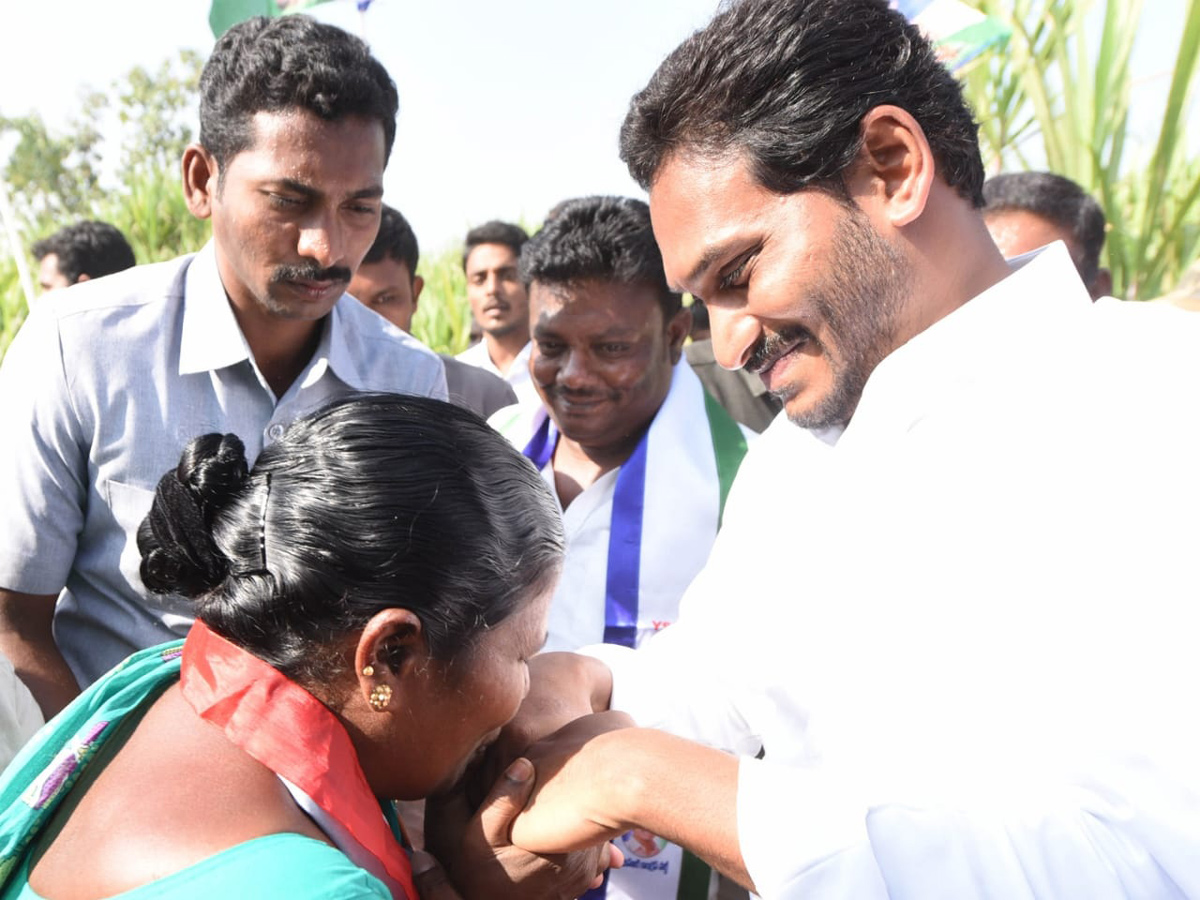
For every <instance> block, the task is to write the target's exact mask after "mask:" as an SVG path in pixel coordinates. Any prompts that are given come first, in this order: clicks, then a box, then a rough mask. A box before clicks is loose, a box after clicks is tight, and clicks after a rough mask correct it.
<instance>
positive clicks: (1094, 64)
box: [963, 0, 1200, 300]
mask: <svg viewBox="0 0 1200 900" xmlns="http://www.w3.org/2000/svg"><path fill="white" fill-rule="evenodd" d="M968 2H970V4H971V5H972V6H974V7H975V8H976V9H978V10H980V11H981V12H984V13H986V14H987V15H989V16H993V17H995V18H997V19H999V20H1000V21H1002V22H1004V23H1005V24H1006V25H1008V26H1009V27H1010V28H1011V29H1012V35H1011V37H1010V38H1009V41H1008V44H1007V46H1006V47H1005V48H1003V49H1002V50H1001V51H1000V52H994V53H991V54H989V55H988V56H986V57H985V58H983V59H982V60H980V61H979V62H978V63H977V64H976V65H975V66H974V67H973V68H971V69H970V70H968V71H967V72H966V74H965V75H964V76H963V82H964V88H965V91H966V94H967V98H968V99H969V100H970V102H971V104H972V106H973V107H974V109H975V112H976V116H977V118H978V119H979V123H980V143H981V146H982V149H983V152H984V157H985V162H986V163H987V164H988V166H989V169H990V170H991V171H998V170H1000V169H1002V168H1003V169H1006V170H1011V171H1017V170H1021V169H1028V168H1045V169H1049V170H1050V171H1052V172H1057V173H1059V174H1061V175H1065V176H1067V177H1068V178H1071V179H1073V180H1075V181H1077V182H1078V183H1079V184H1080V185H1081V186H1082V187H1083V188H1084V189H1085V190H1087V191H1089V192H1090V193H1092V194H1093V196H1095V197H1096V198H1097V199H1098V200H1099V201H1100V203H1101V204H1102V205H1103V206H1104V209H1105V212H1106V214H1107V216H1108V220H1109V234H1108V239H1107V241H1106V247H1105V252H1106V261H1105V264H1106V265H1107V266H1108V267H1109V268H1110V269H1111V270H1112V273H1113V285H1114V291H1115V292H1116V293H1117V294H1118V295H1119V296H1124V297H1125V298H1127V299H1131V300H1132V299H1143V300H1144V299H1151V298H1153V297H1156V296H1158V295H1160V294H1161V293H1163V292H1165V291H1166V290H1169V289H1170V288H1171V287H1172V286H1173V285H1174V284H1175V282H1176V281H1177V280H1178V278H1179V277H1180V275H1181V274H1182V272H1183V270H1184V269H1185V268H1186V267H1187V266H1188V264H1189V263H1191V262H1192V261H1194V260H1195V259H1196V258H1197V255H1198V254H1200V158H1198V157H1197V156H1195V155H1194V154H1193V155H1189V152H1188V149H1187V142H1186V134H1185V125H1186V113H1187V109H1188V106H1189V102H1190V101H1191V100H1192V88H1193V85H1194V83H1195V74H1196V70H1197V58H1198V56H1200V0H1186V2H1185V3H1184V11H1183V22H1182V23H1181V30H1180V37H1179V43H1178V49H1177V52H1176V56H1175V59H1174V66H1173V68H1172V71H1171V80H1170V85H1169V88H1168V92H1167V97H1166V102H1165V104H1164V108H1163V112H1162V119H1161V124H1160V126H1159V130H1158V137H1157V140H1156V142H1155V144H1154V146H1153V148H1150V150H1149V152H1148V153H1147V152H1145V150H1142V149H1140V148H1136V147H1133V146H1132V142H1131V140H1130V97H1131V93H1132V87H1133V80H1132V75H1131V71H1130V59H1131V57H1132V53H1133V46H1134V40H1135V39H1136V37H1137V35H1138V25H1139V23H1140V20H1141V16H1142V10H1143V7H1144V2H1143V0H1103V2H1100V3H1097V2H1094V0H968ZM1096 24H1099V31H1098V42H1097V39H1096V34H1097V33H1096V32H1094V31H1093V29H1094V26H1095V25H1096ZM1093 46H1095V47H1096V49H1095V51H1094V52H1093Z"/></svg>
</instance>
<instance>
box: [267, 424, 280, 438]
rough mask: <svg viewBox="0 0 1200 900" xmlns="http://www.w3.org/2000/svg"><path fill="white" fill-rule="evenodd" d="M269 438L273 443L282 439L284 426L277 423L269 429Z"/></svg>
mask: <svg viewBox="0 0 1200 900" xmlns="http://www.w3.org/2000/svg"><path fill="white" fill-rule="evenodd" d="M267 437H269V438H270V439H271V440H273V441H277V440H279V439H280V438H281V437H283V426H282V425H280V424H279V423H278V422H276V423H275V424H274V425H272V426H271V427H270V428H268V429H267Z"/></svg>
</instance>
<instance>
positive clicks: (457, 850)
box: [422, 759, 622, 900]
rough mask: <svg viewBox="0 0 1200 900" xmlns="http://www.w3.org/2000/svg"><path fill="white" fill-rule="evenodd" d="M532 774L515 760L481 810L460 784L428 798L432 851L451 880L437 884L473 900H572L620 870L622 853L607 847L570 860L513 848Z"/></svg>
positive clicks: (438, 875)
mask: <svg viewBox="0 0 1200 900" xmlns="http://www.w3.org/2000/svg"><path fill="white" fill-rule="evenodd" d="M533 774H534V773H533V766H532V765H530V763H529V761H528V760H525V759H518V760H516V761H515V762H514V763H513V764H512V765H510V766H509V767H508V769H507V770H506V771H505V772H504V773H503V774H502V775H501V776H500V777H499V778H498V779H496V782H495V784H494V785H493V786H492V788H491V791H490V792H489V794H488V796H487V797H486V798H485V799H484V800H483V802H482V803H481V804H479V805H478V808H477V809H476V808H475V805H474V804H472V803H470V802H468V800H467V797H466V792H465V791H464V790H463V789H462V786H461V785H460V787H459V789H458V791H457V792H455V793H452V794H448V795H444V796H441V797H438V798H430V799H429V801H428V802H427V803H426V812H425V840H426V845H427V847H428V849H429V850H430V851H431V852H432V853H434V854H436V855H437V857H438V858H439V859H440V860H444V861H445V863H446V871H445V872H444V873H443V872H441V871H438V870H435V871H434V873H433V875H432V876H431V877H432V878H433V879H434V880H435V882H436V881H439V880H447V881H449V882H452V883H453V885H454V886H455V887H456V888H457V890H458V891H459V893H460V894H461V896H462V897H465V898H468V900H483V898H487V900H503V898H509V897H511V898H513V900H518V898H520V900H559V898H562V900H567V898H573V897H578V896H579V895H581V894H582V893H584V892H585V891H586V890H588V888H590V887H596V886H598V885H599V884H600V882H601V880H602V876H603V873H604V870H605V869H606V868H608V867H609V866H610V865H611V866H619V865H620V864H621V862H622V859H621V855H620V852H619V851H617V850H616V849H615V848H613V847H611V845H609V844H606V843H605V842H603V841H595V842H593V843H592V844H591V845H589V846H580V847H578V848H573V850H574V852H570V853H566V852H564V853H549V854H541V853H530V852H527V851H525V850H522V849H521V848H519V847H516V846H513V843H512V838H511V831H512V824H513V820H514V819H515V818H516V817H517V816H518V814H520V812H521V810H522V809H524V807H525V804H526V802H527V801H528V799H529V795H530V793H531V791H532V788H533V782H534V779H533ZM473 810H474V811H473ZM439 869H440V867H439ZM422 896H424V889H423V888H422Z"/></svg>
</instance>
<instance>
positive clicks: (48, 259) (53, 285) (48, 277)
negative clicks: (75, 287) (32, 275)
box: [38, 253, 71, 293]
mask: <svg viewBox="0 0 1200 900" xmlns="http://www.w3.org/2000/svg"><path fill="white" fill-rule="evenodd" d="M38 286H39V287H41V289H42V292H43V293H45V292H46V291H56V290H58V289H59V288H65V287H70V286H71V282H69V281H67V276H65V275H64V274H63V273H62V272H61V271H59V268H58V254H57V253H47V254H46V255H45V256H43V257H42V259H41V261H40V262H39V263H38Z"/></svg>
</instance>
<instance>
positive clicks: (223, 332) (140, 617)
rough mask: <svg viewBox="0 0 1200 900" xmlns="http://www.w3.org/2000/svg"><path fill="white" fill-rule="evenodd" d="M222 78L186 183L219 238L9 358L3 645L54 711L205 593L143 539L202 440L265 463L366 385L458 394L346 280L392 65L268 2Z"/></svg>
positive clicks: (374, 187) (366, 216) (40, 318)
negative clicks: (282, 442) (275, 11)
mask: <svg viewBox="0 0 1200 900" xmlns="http://www.w3.org/2000/svg"><path fill="white" fill-rule="evenodd" d="M200 90H201V103H200V140H199V142H198V143H197V144H193V145H192V146H190V147H188V149H187V150H186V151H185V152H184V156H183V188H184V193H185V196H186V199H187V203H188V207H189V209H190V210H191V211H192V213H193V214H194V215H196V216H198V217H200V218H211V220H212V226H213V228H212V231H213V239H212V241H211V243H210V244H209V245H208V246H206V247H205V248H204V249H203V250H201V251H200V252H199V253H197V254H195V255H194V256H188V257H183V258H180V259H177V260H174V261H172V262H168V263H160V264H157V265H150V266H140V267H136V268H134V269H131V270H129V271H127V272H123V273H120V274H118V275H113V276H110V277H107V278H101V279H93V280H91V281H89V282H87V283H86V284H82V285H78V286H75V287H72V288H69V289H68V290H66V291H65V292H63V294H62V295H61V298H59V299H56V302H55V303H52V304H42V305H41V306H39V307H37V308H36V309H34V310H33V312H32V314H31V315H30V317H29V319H28V321H27V322H26V324H25V326H24V328H23V329H22V331H21V333H20V334H19V335H18V336H17V338H16V340H15V341H14V342H13V345H12V347H11V348H10V350H9V353H8V356H7V358H6V359H5V361H4V364H3V367H2V368H0V417H2V418H3V421H5V422H7V423H9V427H10V429H12V430H11V431H10V433H9V436H8V437H7V439H6V440H5V441H4V442H3V446H0V517H2V521H3V534H4V536H5V541H4V542H3V546H2V547H0V651H2V652H3V653H4V654H6V655H7V656H8V657H9V658H10V659H11V660H12V662H13V664H14V666H15V667H16V670H17V673H18V674H19V675H20V676H21V678H22V679H23V680H24V681H25V683H26V684H27V685H28V686H29V688H30V689H31V690H32V692H33V694H34V696H35V697H36V698H37V700H38V702H39V704H40V705H41V707H42V710H43V711H44V712H45V713H46V715H47V717H49V716H50V715H52V714H53V713H55V712H57V711H58V709H60V708H61V707H62V706H63V705H65V704H66V703H67V702H68V701H70V699H71V698H72V697H73V696H74V695H75V694H76V693H77V692H78V690H79V688H80V686H86V685H88V684H89V683H91V682H92V681H94V680H95V679H96V678H98V677H99V676H100V675H101V674H103V673H104V672H105V671H106V670H107V669H108V668H110V667H111V666H112V665H114V664H115V663H117V662H119V661H120V660H121V659H123V658H124V657H125V656H126V655H127V654H129V653H130V652H132V651H133V650H136V649H139V648H141V647H145V646H149V645H152V644H155V643H158V642H160V641H164V640H170V639H172V638H174V637H178V636H181V635H183V634H184V633H185V632H186V630H187V628H188V626H189V624H190V622H191V618H192V610H191V609H190V607H189V606H188V604H186V603H184V602H180V601H173V600H170V599H160V598H153V599H151V598H149V597H148V596H147V595H146V592H145V591H144V589H143V588H142V585H141V581H140V579H139V577H138V573H137V570H138V562H139V556H138V551H137V546H136V538H135V536H136V531H137V527H138V525H139V523H140V522H141V520H142V518H143V517H144V516H145V514H146V512H147V510H148V509H149V506H150V500H151V497H152V492H153V490H154V487H155V485H156V483H157V481H158V479H159V478H160V477H161V476H162V474H163V473H164V472H165V471H166V470H168V469H170V468H172V467H173V466H175V465H176V464H177V463H178V461H179V456H180V453H181V452H182V450H183V448H184V446H186V444H187V442H188V441H189V440H190V439H191V438H193V437H195V436H196V435H199V434H203V433H207V432H213V431H219V432H233V433H236V434H237V435H239V436H240V437H241V438H242V440H243V441H244V442H245V444H246V451H247V454H248V456H249V457H250V459H251V460H253V458H254V457H255V456H256V455H257V454H258V452H259V451H260V450H261V449H262V447H263V446H264V445H265V444H268V443H270V442H271V441H273V440H275V439H276V438H278V437H279V435H281V434H282V433H283V429H284V427H285V425H286V424H287V423H289V422H290V421H292V420H293V419H295V418H297V417H299V416H301V415H303V414H305V413H307V412H309V411H311V410H313V409H315V408H316V407H318V406H320V405H322V404H323V403H325V402H327V401H329V400H332V399H334V398H336V397H339V396H342V395H344V394H346V393H349V392H354V391H360V390H381V391H395V392H402V393H411V394H421V395H425V396H433V397H438V398H445V396H446V386H445V379H444V376H443V374H442V366H441V363H440V362H439V361H438V359H437V357H436V356H435V355H434V354H433V353H431V352H430V351H428V350H427V349H425V348H423V347H422V346H421V345H420V344H418V343H417V342H416V341H415V340H412V339H410V338H408V337H407V336H404V335H400V334H397V333H396V331H395V329H392V328H390V327H389V326H387V325H386V323H385V322H384V321H383V320H382V319H381V318H379V317H378V316H376V315H375V314H374V313H372V312H370V311H369V310H367V309H365V308H364V307H363V306H362V305H361V304H359V303H358V302H357V301H356V300H354V299H353V298H352V297H350V296H349V295H348V294H346V293H345V290H346V287H347V285H348V284H349V282H350V279H351V277H352V276H353V274H354V270H355V269H356V268H357V266H358V264H359V262H360V261H361V259H362V258H363V255H364V254H365V253H366V252H367V249H368V248H369V247H370V246H371V242H372V241H373V240H374V238H375V232H376V230H377V228H378V227H379V217H380V208H381V198H382V195H383V170H384V166H385V164H386V161H387V158H388V155H389V153H390V151H391V146H392V141H393V139H394V137H395V129H396V123H395V116H396V109H397V97H396V89H395V86H394V85H393V84H392V81H391V79H390V78H389V77H388V75H387V72H386V71H385V70H384V68H383V66H382V65H380V63H379V62H378V61H376V60H375V59H374V58H373V57H372V56H371V55H370V52H369V50H368V49H367V47H366V45H365V44H364V43H363V42H362V41H360V40H358V39H357V38H354V37H352V36H350V35H348V34H346V33H345V32H343V31H341V30H340V29H337V28H334V27H332V26H329V25H324V24H320V23H317V22H315V21H314V20H312V19H309V18H307V17H304V16H287V17H284V18H280V19H265V18H259V19H253V20H250V21H248V22H244V23H242V24H240V25H237V26H234V27H233V28H231V29H230V30H229V31H228V32H227V33H226V34H225V35H224V37H222V38H221V39H220V40H219V41H218V42H217V45H216V47H215V48H214V49H213V53H212V56H211V58H210V59H209V61H208V63H207V64H206V65H205V67H204V72H203V74H202V76H201V82H200ZM26 423H29V425H28V426H27V425H26Z"/></svg>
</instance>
